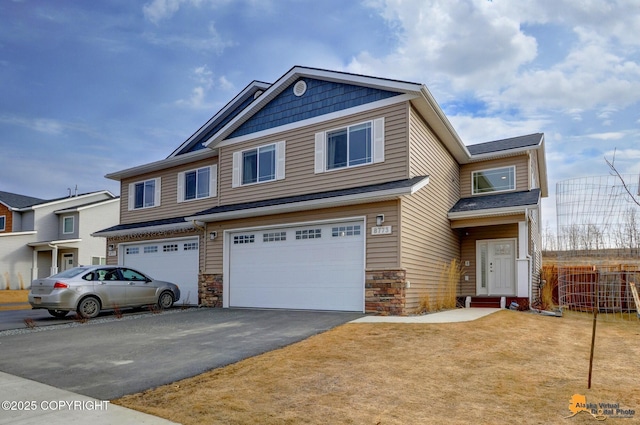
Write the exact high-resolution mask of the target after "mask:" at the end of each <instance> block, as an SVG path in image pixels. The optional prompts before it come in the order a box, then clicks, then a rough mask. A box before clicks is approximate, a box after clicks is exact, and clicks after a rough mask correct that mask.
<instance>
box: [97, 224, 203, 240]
mask: <svg viewBox="0 0 640 425" xmlns="http://www.w3.org/2000/svg"><path fill="white" fill-rule="evenodd" d="M190 228H195V227H194V225H193V223H192V221H191V220H189V221H186V220H185V222H184V223H171V224H160V225H158V226H143V227H134V228H130V229H122V230H113V231H102V230H100V231H98V232H94V233H92V234H91V236H95V237H101V238H111V237H116V236H130V235H132V234H142V233H153V232H168V231H176V230H178V231H179V230H188V229H190Z"/></svg>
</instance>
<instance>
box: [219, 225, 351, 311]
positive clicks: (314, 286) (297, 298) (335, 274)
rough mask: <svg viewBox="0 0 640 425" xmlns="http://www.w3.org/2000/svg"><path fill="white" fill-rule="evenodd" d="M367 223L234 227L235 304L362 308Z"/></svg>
mask: <svg viewBox="0 0 640 425" xmlns="http://www.w3.org/2000/svg"><path fill="white" fill-rule="evenodd" d="M354 226H355V229H358V230H356V231H354ZM363 227H364V226H363V225H362V223H358V222H356V223H347V224H341V225H339V226H337V225H326V224H325V225H318V226H305V227H303V228H288V229H287V228H280V229H269V230H264V231H260V232H253V233H251V232H249V233H237V234H234V233H232V234H231V248H230V264H229V275H230V276H229V282H230V284H229V305H230V306H236V307H265V308H291V309H318V310H349V311H362V309H363V305H364V235H363V233H362V229H363ZM340 229H342V230H343V232H342V234H339V233H336V232H338V230H340ZM345 229H350V230H347V233H348V232H350V233H351V234H350V235H347V234H346V233H345V231H344V230H345ZM334 234H335V235H334ZM274 235H277V237H275V238H274ZM236 236H237V238H236ZM234 242H238V243H234Z"/></svg>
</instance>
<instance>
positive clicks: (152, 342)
mask: <svg viewBox="0 0 640 425" xmlns="http://www.w3.org/2000/svg"><path fill="white" fill-rule="evenodd" d="M362 316H364V315H363V314H361V313H343V312H317V311H286V310H245V309H189V310H172V311H168V312H163V313H161V314H150V313H149V314H141V315H132V316H125V317H124V318H122V319H116V318H110V319H102V320H95V321H89V322H88V323H84V324H80V323H70V324H63V325H60V326H52V327H49V326H47V327H46V328H43V329H38V328H36V329H35V330H33V331H29V332H28V333H24V332H23V333H21V334H18V335H12V334H10V333H11V331H8V332H0V371H2V372H6V373H9V374H12V375H17V376H20V377H23V378H28V379H32V380H34V381H38V382H42V383H45V384H48V385H51V386H54V387H58V388H62V389H65V390H68V391H72V392H75V393H79V394H83V395H87V396H90V397H94V398H96V399H99V400H111V399H115V398H119V397H121V396H123V395H125V394H132V393H136V392H140V391H143V390H146V389H149V388H153V387H157V386H159V385H163V384H168V383H171V382H174V381H176V380H179V379H183V378H187V377H191V376H195V375H198V374H200V373H202V372H205V371H207V370H210V369H214V368H217V367H221V366H225V365H227V364H231V363H235V362H237V361H239V360H242V359H245V358H248V357H252V356H255V355H258V354H261V353H264V352H267V351H271V350H274V349H277V348H281V347H284V346H286V345H289V344H292V343H295V342H297V341H300V340H303V339H305V338H307V337H309V336H311V335H315V334H318V333H321V332H324V331H326V330H329V329H331V328H333V327H335V326H338V325H340V324H343V323H346V322H348V321H351V320H354V319H357V318H359V317H362Z"/></svg>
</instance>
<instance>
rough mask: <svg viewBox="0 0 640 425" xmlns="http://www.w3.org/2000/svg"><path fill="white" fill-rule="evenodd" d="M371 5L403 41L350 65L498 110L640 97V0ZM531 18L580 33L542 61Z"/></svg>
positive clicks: (418, 0) (436, 0)
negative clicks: (471, 96)
mask: <svg viewBox="0 0 640 425" xmlns="http://www.w3.org/2000/svg"><path fill="white" fill-rule="evenodd" d="M367 5H368V6H369V7H371V8H373V9H374V10H375V11H376V12H377V13H379V14H380V16H382V17H383V18H384V19H385V20H386V22H387V24H388V26H389V28H390V29H392V30H393V31H395V32H396V34H397V39H398V40H399V41H398V44H397V46H396V48H395V51H394V52H392V53H391V54H389V55H387V56H384V57H373V56H372V55H371V54H370V53H369V52H366V51H363V52H361V53H360V54H359V55H357V56H356V57H354V58H353V59H352V61H351V63H350V64H349V67H348V68H349V70H352V71H354V72H360V73H366V74H373V75H389V76H393V77H396V78H401V79H409V80H413V81H421V82H425V83H427V85H428V86H429V87H430V88H431V89H432V91H434V94H437V96H436V97H438V98H440V99H442V98H447V96H451V97H455V96H456V93H458V94H459V93H468V92H474V93H475V95H476V96H478V97H479V98H481V99H483V100H484V101H485V103H486V104H487V105H488V106H489V109H490V110H491V111H498V110H500V109H506V108H513V107H516V108H519V109H521V110H523V111H526V112H527V113H531V112H532V111H536V110H537V109H540V108H553V109H556V110H557V111H565V112H566V113H567V114H568V115H569V116H571V117H573V118H574V119H576V118H579V117H578V116H577V115H576V114H575V113H573V112H574V111H576V110H577V109H593V108H598V107H612V108H615V109H620V108H624V107H627V106H629V105H632V104H634V103H635V102H638V101H640V64H639V63H638V62H639V61H638V60H635V58H637V53H638V52H637V47H638V46H640V38H638V37H637V36H636V35H637V34H638V33H639V32H640V3H637V2H634V3H632V2H629V1H622V0H621V1H613V0H608V1H602V0H582V1H576V0H573V1H572V0H540V1H535V2H533V1H527V2H521V1H517V2H509V1H494V2H491V1H486V0H454V1H451V0H429V1H424V0H413V1H411V0H409V1H401V0H377V1H369V2H368V3H367ZM530 24H531V25H543V26H544V25H555V26H561V27H563V28H566V29H567V30H568V31H570V32H573V33H574V34H575V36H576V39H577V41H576V42H575V43H572V44H568V45H560V44H558V45H556V46H545V47H546V48H549V49H555V50H556V54H555V56H557V57H558V58H560V60H559V61H557V63H555V64H554V65H553V66H552V67H550V68H541V67H540V65H539V64H538V63H537V62H536V59H537V56H538V44H537V40H536V39H535V38H534V36H532V35H529V34H528V33H526V32H525V31H526V26H527V25H530ZM551 29H552V28H551V27H549V28H544V27H543V28H542V29H541V31H545V30H546V31H551ZM558 49H564V50H558ZM634 53H635V55H634Z"/></svg>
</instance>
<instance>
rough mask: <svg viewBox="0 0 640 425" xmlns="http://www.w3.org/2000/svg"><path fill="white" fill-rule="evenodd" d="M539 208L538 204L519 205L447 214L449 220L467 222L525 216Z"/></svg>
mask: <svg viewBox="0 0 640 425" xmlns="http://www.w3.org/2000/svg"><path fill="white" fill-rule="evenodd" d="M536 208H538V205H537V204H530V205H519V206H515V207H504V208H485V209H482V210H475V211H460V212H450V213H448V214H447V217H448V218H449V220H452V221H453V220H465V219H470V218H485V217H498V216H506V215H514V214H523V213H526V212H527V211H528V210H532V209H536Z"/></svg>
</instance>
